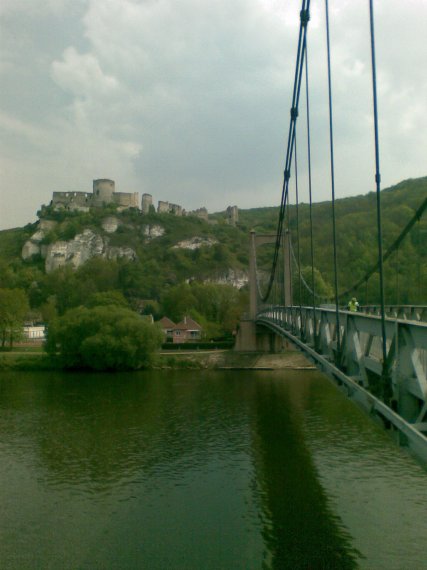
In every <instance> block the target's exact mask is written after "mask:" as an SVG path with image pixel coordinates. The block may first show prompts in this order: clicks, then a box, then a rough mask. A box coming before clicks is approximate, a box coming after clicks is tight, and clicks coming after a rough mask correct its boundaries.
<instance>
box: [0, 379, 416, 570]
mask: <svg viewBox="0 0 427 570" xmlns="http://www.w3.org/2000/svg"><path fill="white" fill-rule="evenodd" d="M426 483H427V473H426V471H425V470H424V469H423V468H422V467H421V466H420V465H419V464H418V463H417V462H416V461H415V460H413V459H412V458H411V457H410V456H409V455H407V454H406V453H405V452H404V451H403V450H401V449H399V448H397V447H396V446H395V444H394V443H393V442H392V441H391V440H390V439H389V438H388V436H387V434H386V433H385V432H383V431H382V430H381V428H379V427H378V426H377V425H376V424H374V423H372V422H371V420H370V419H369V418H368V417H366V416H365V415H364V414H363V413H362V412H360V411H359V410H358V409H357V408H356V407H355V406H354V404H352V403H351V402H349V401H348V400H346V399H345V397H344V396H343V395H342V394H341V393H340V392H338V391H337V390H336V388H335V387H334V386H332V385H331V384H330V383H329V381H328V380H327V379H326V378H325V377H324V376H322V375H321V374H319V373H318V372H316V371H262V372H261V371H249V372H247V371H156V372H137V373H124V374H96V373H92V374H83V373H79V374H76V373H60V372H53V373H29V372H25V373H18V372H10V373H7V372H4V373H3V374H2V377H1V379H0V566H1V568H2V569H3V570H11V569H13V570H15V569H17V570H18V569H19V570H25V569H31V570H33V569H39V568H40V569H43V570H47V569H54V570H57V569H61V570H62V569H82V570H83V569H84V570H86V569H87V570H89V569H90V570H94V569H102V570H108V569H117V570H119V569H120V570H126V569H148V570H157V569H159V570H166V569H185V570H192V569H195V570H199V569H200V570H205V569H212V570H238V569H242V570H243V569H244V570H250V569H254V570H255V569H269V568H271V569H288V568H289V569H292V570H298V569H307V570H308V569H310V570H317V569H337V570H345V569H353V568H361V569H369V570H373V569H375V570H381V569H387V570H393V569H396V570H412V569H413V570H422V569H423V568H427V562H426V560H427V556H426V552H427V518H426V513H427V484H426Z"/></svg>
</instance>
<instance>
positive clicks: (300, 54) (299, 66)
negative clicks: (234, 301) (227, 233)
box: [262, 0, 310, 301]
mask: <svg viewBox="0 0 427 570" xmlns="http://www.w3.org/2000/svg"><path fill="white" fill-rule="evenodd" d="M309 9H310V0H303V1H302V7H301V11H300V29H299V38H298V50H297V61H296V66H295V78H294V87H293V95H292V107H291V113H290V114H291V118H290V125H289V132H288V144H287V149H286V163H285V170H284V181H283V186H282V197H281V205H280V211H279V220H278V224H277V232H276V245H275V250H274V256H273V263H272V268H271V273H270V279H269V283H268V287H267V292H266V293H265V295H263V297H262V300H263V301H266V300H267V299H268V297H269V295H270V292H271V288H272V285H273V281H274V277H275V273H276V266H277V260H278V256H279V252H280V240H281V238H280V236H281V234H282V231H283V221H284V217H285V209H286V202H287V197H288V191H289V179H290V175H291V164H292V154H293V150H294V138H295V126H296V121H297V118H298V103H299V96H300V90H301V78H302V70H303V67H304V53H305V46H306V36H307V27H308V22H309V20H310V12H309Z"/></svg>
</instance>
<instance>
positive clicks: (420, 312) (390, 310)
mask: <svg viewBox="0 0 427 570" xmlns="http://www.w3.org/2000/svg"><path fill="white" fill-rule="evenodd" d="M360 311H361V312H363V313H367V314H368V315H381V306H380V305H362V306H361V307H360ZM385 314H386V316H387V317H389V318H391V319H402V320H409V321H422V322H427V305H386V306H385Z"/></svg>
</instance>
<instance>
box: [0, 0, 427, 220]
mask: <svg viewBox="0 0 427 570" xmlns="http://www.w3.org/2000/svg"><path fill="white" fill-rule="evenodd" d="M329 4H330V14H331V45H332V81H333V100H334V139H335V163H336V194H337V196H338V197H342V196H350V195H357V194H365V193H367V192H369V191H371V190H373V189H374V160H373V159H374V154H373V122H372V90H371V83H370V78H371V66H370V44H369V41H370V40H369V27H368V26H369V13H368V1H367V0H366V1H363V2H362V1H361V0H330V2H329ZM299 10H300V1H297V0H1V1H0V25H1V34H0V42H1V43H0V49H1V58H0V73H1V93H0V133H1V135H0V137H1V138H0V142H1V149H0V150H1V158H0V160H1V164H0V167H1V174H0V176H1V177H0V184H1V194H0V206H1V212H0V229H4V228H9V227H15V226H20V225H24V224H26V223H28V222H32V221H34V220H35V219H36V211H37V209H38V208H39V206H40V205H41V204H47V203H49V201H50V199H51V195H52V192H53V191H70V190H78V191H91V189H92V180H93V179H96V178H111V179H113V180H115V181H116V190H117V191H121V192H136V191H138V192H139V193H140V196H141V195H142V193H144V192H147V193H150V194H152V195H153V199H154V201H155V203H157V201H158V200H159V199H162V200H168V201H170V202H174V203H178V204H181V205H183V206H184V207H185V208H186V209H194V208H198V207H201V206H206V207H207V208H208V210H209V211H218V210H223V209H225V208H226V207H227V206H228V205H234V204H237V205H238V206H239V207H241V208H250V207H256V206H274V205H278V203H279V201H280V195H281V188H282V183H283V167H284V155H285V150H286V139H287V132H288V126H289V108H290V105H291V96H292V85H293V76H294V69H295V57H296V47H297V34H298V21H299ZM375 12H376V33H377V36H376V44H377V65H378V83H379V112H380V140H381V173H382V187H386V186H390V185H391V184H394V183H396V182H399V181H401V180H403V179H405V178H414V177H418V176H424V175H426V174H427V164H426V163H427V160H426V158H427V145H426V133H427V113H426V101H427V97H426V93H427V90H426V84H427V73H426V70H427V42H426V40H425V37H426V36H425V32H426V27H427V0H405V1H404V2H402V0H376V1H375ZM324 21H325V18H324V2H323V0H322V1H316V0H312V10H311V21H310V24H309V31H308V38H309V39H308V44H309V72H310V99H311V123H312V134H313V141H312V145H313V147H312V158H313V193H314V197H315V200H316V201H319V200H327V199H330V175H329V171H330V165H329V158H328V156H329V155H328V144H329V143H328V126H327V121H328V110H327V91H326V88H327V79H326V65H325V63H326V53H325V45H326V39H325V24H324ZM304 105H305V99H304V97H302V98H301V106H302V107H303V106H304ZM298 123H299V124H298V137H297V140H298V143H299V144H298V159H299V172H300V177H299V180H300V193H301V199H302V200H304V201H306V197H307V191H306V189H305V186H306V185H305V181H306V178H305V177H304V174H303V173H304V171H305V170H306V158H305V155H306V152H305V146H306V141H305V134H304V132H305V116H304V113H303V112H302V110H301V112H300V118H299V119H298ZM293 180H294V177H293Z"/></svg>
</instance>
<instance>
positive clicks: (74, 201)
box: [52, 192, 93, 212]
mask: <svg viewBox="0 0 427 570" xmlns="http://www.w3.org/2000/svg"><path fill="white" fill-rule="evenodd" d="M92 198H93V197H92V194H89V193H87V192H54V193H53V195H52V206H54V207H55V208H56V209H62V208H64V209H66V210H79V211H81V212H87V211H89V208H90V207H91V206H92Z"/></svg>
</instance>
